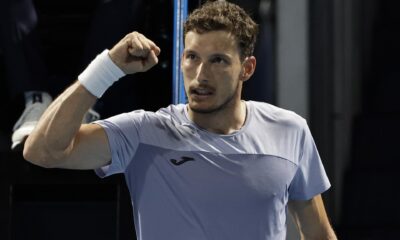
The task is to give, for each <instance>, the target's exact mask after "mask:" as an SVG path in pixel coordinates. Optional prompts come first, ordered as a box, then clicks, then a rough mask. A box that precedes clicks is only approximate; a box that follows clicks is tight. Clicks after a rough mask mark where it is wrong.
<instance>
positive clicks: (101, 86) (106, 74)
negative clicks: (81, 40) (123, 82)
mask: <svg viewBox="0 0 400 240" xmlns="http://www.w3.org/2000/svg"><path fill="white" fill-rule="evenodd" d="M123 76H125V73H124V72H123V71H122V70H121V69H120V68H119V67H118V66H117V65H115V63H114V62H113V61H112V60H111V58H110V56H109V55H108V49H106V50H104V51H103V52H102V53H101V54H99V55H97V57H96V58H95V59H94V60H93V61H92V62H91V63H90V64H89V66H87V68H86V69H85V70H84V71H83V72H82V73H81V74H80V75H79V76H78V80H79V82H80V83H81V84H82V85H83V86H84V87H85V88H86V89H87V90H88V91H89V92H90V93H92V94H93V95H94V96H96V97H97V98H100V97H101V96H102V95H103V94H104V92H105V91H106V90H107V89H108V88H109V87H110V86H111V85H112V84H113V83H114V82H116V81H118V79H120V78H121V77H123Z"/></svg>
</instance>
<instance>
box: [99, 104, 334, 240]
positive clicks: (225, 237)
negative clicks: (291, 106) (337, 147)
mask: <svg viewBox="0 0 400 240" xmlns="http://www.w3.org/2000/svg"><path fill="white" fill-rule="evenodd" d="M246 105H247V116H246V121H245V124H244V125H243V127H242V128H241V129H240V130H238V131H237V132H235V133H233V134H230V135H219V134H215V133H211V132H208V131H205V130H203V129H201V128H199V127H198V126H197V125H196V124H195V123H193V122H192V121H191V120H190V119H189V117H188V113H187V109H186V105H183V104H180V105H171V106H169V107H168V108H163V109H160V110H159V111H157V112H155V113H154V112H145V111H142V110H138V111H133V112H130V113H124V114H121V115H117V116H114V117H111V118H109V119H106V120H102V121H98V122H96V123H97V124H100V125H101V126H103V127H104V129H105V131H106V133H107V136H108V139H109V143H110V147H111V154H112V161H111V164H110V165H108V166H105V167H103V168H101V169H97V170H96V173H97V174H98V175H99V176H101V177H105V176H108V175H111V174H115V173H124V175H125V178H126V182H127V186H128V188H129V191H130V195H131V199H132V206H133V215H134V222H135V228H136V234H137V239H138V240H161V239H171V240H243V239H251V240H266V239H268V240H275V239H276V240H278V239H279V240H283V239H285V237H286V213H287V202H288V200H290V199H293V200H307V199H311V198H312V197H313V196H315V195H317V194H319V193H322V192H324V191H326V190H327V189H328V188H329V187H330V183H329V180H328V178H327V176H326V173H325V170H324V167H323V165H322V163H321V159H320V157H319V155H318V152H317V149H316V147H315V144H314V140H313V138H312V136H311V133H310V131H309V128H308V126H307V123H306V121H305V120H304V119H303V118H301V117H300V116H298V115H296V114H295V113H293V112H290V111H287V110H283V109H281V108H278V107H275V106H272V105H270V104H267V103H260V102H254V101H247V102H246ZM221 121H224V119H221Z"/></svg>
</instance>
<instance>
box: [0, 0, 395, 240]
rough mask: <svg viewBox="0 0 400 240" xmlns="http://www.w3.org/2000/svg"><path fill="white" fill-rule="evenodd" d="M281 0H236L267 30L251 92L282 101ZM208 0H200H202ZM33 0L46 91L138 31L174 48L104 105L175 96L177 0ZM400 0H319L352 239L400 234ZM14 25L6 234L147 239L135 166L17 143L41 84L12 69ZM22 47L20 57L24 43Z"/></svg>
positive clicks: (330, 200)
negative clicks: (93, 163)
mask: <svg viewBox="0 0 400 240" xmlns="http://www.w3.org/2000/svg"><path fill="white" fill-rule="evenodd" d="M277 1H279V0H276V1H271V3H272V5H271V6H272V8H271V11H270V12H268V14H267V15H262V14H261V13H260V12H259V11H258V5H259V3H260V1H255V0H254V1H233V2H237V3H239V4H240V5H242V6H243V7H244V8H245V9H247V10H248V11H250V12H252V13H253V16H254V18H255V19H256V20H257V22H259V23H260V24H261V26H260V27H261V29H262V33H263V34H261V36H260V38H262V39H259V41H258V45H257V49H256V57H257V60H258V66H265V67H262V68H261V67H259V68H258V69H257V71H256V74H255V76H254V79H252V80H251V81H249V82H248V83H246V85H245V89H244V98H246V99H253V100H260V101H267V102H270V103H272V104H276V88H277V85H278V84H277V79H276V76H275V75H276V74H275V69H276V64H275V60H274V59H276V52H275V48H274V47H275V46H276V41H279V39H276V38H275V36H276V35H275V31H276V24H277V23H276V17H275V14H276V12H275V7H276V5H277ZM23 2H24V1H21V0H19V1H18V0H6V1H2V2H1V3H0V4H1V5H0V9H2V10H1V15H0V18H1V23H2V24H3V25H2V26H3V30H4V29H7V27H9V26H11V25H10V24H11V23H10V22H9V18H8V17H7V16H8V15H7V14H6V13H7V11H6V10H5V9H8V8H7V7H9V6H11V5H15V4H16V5H18V3H23ZM199 2H200V1H190V9H193V8H194V7H195V6H196V5H198V4H199ZM33 3H34V6H35V9H36V12H37V16H38V21H37V24H36V26H35V27H34V28H33V29H32V31H30V32H29V34H27V35H26V37H25V38H23V39H24V41H26V42H24V43H22V45H23V46H25V47H26V44H28V43H29V44H32V46H31V47H30V49H37V50H38V53H39V57H38V58H37V59H39V60H40V61H33V60H30V62H29V61H28V63H27V65H28V66H39V67H40V66H45V68H44V69H45V70H43V71H42V72H36V73H35V74H37V75H38V76H42V79H41V80H43V82H40V83H38V84H36V85H34V86H35V87H37V88H38V89H36V90H46V91H48V92H49V93H51V94H52V96H53V97H55V96H57V95H58V94H60V93H61V91H62V90H63V89H64V88H65V87H67V86H68V85H70V84H71V83H72V81H73V80H74V79H76V76H77V75H78V74H79V73H80V72H81V71H82V70H83V69H84V68H85V66H86V65H87V64H88V63H89V62H90V61H91V59H93V58H94V56H95V55H96V54H97V53H99V52H100V51H101V50H102V49H104V48H111V47H112V46H113V45H114V44H115V43H116V42H117V41H118V40H119V39H120V38H122V37H123V36H124V35H125V34H126V33H128V32H129V31H133V30H136V31H140V32H142V33H144V34H145V35H146V36H148V37H149V38H150V39H153V40H154V41H155V42H156V43H157V44H158V45H159V46H160V47H161V48H162V50H163V51H162V56H161V57H160V64H159V65H158V66H157V67H155V69H153V70H152V71H151V72H149V73H146V74H137V75H135V76H129V77H126V78H127V79H124V80H121V81H119V82H118V83H117V84H116V85H115V86H113V87H112V89H111V90H110V91H108V92H107V93H106V94H105V96H104V97H103V98H102V99H101V100H100V101H99V102H98V103H97V104H96V110H97V111H98V112H99V113H100V114H101V117H102V118H105V117H108V116H112V115H114V114H117V113H120V112H126V111H130V110H133V109H138V108H143V109H146V110H157V109H158V108H160V107H164V106H166V105H168V104H170V102H171V98H172V96H171V78H172V77H171V76H172V72H171V67H172V66H171V64H170V63H171V58H172V52H171V46H172V17H173V16H172V8H173V6H172V1H168V0H150V1H127V0H120V1H115V0H114V1H98V0H87V1H78V0H68V1H50V0H34V1H33ZM107 4H108V5H107ZM110 4H111V5H110ZM118 4H128V5H123V6H130V7H127V8H126V9H128V10H126V9H125V10H126V11H114V10H112V9H113V8H112V7H115V8H116V9H121V6H119V7H118V6H115V5H118ZM129 4H130V5H129ZM132 4H133V5H134V6H135V7H132V6H133V5H132ZM399 5H400V3H399V2H398V1H390V0H364V1H362V0H347V1H346V0H334V1H324V0H309V2H308V9H309V19H308V22H309V26H308V27H309V55H310V56H309V73H310V74H309V75H310V89H309V92H310V95H309V99H310V106H309V109H310V119H309V124H310V128H311V130H312V132H313V135H314V138H315V141H316V144H317V146H318V149H319V151H320V155H321V158H322V159H323V161H324V165H325V168H326V170H327V172H328V176H329V178H330V180H331V182H332V183H334V184H333V188H332V189H331V190H329V191H328V192H327V193H326V194H324V195H323V196H324V199H325V203H326V207H327V211H328V213H329V216H330V217H331V220H332V223H333V224H334V228H335V230H336V231H337V234H338V236H339V238H340V239H397V238H398V237H397V236H398V235H399V233H400V230H399V229H400V220H399V218H398V216H399V214H400V207H399V204H398V202H400V196H399V193H398V191H396V186H397V183H398V182H399V181H398V180H397V175H398V174H397V169H396V167H397V166H398V164H397V161H398V160H400V154H399V151H398V147H397V146H398V145H399V143H400V141H399V140H398V139H399V138H398V136H399V135H400V126H399V123H400V121H399V120H400V94H398V89H400V88H399V87H400V66H399V65H400V61H399V59H398V56H399V54H400V45H399V43H400V41H399V40H400V33H399V30H398V29H399V27H398V26H399V23H400V16H399V14H398V9H399ZM122 8H124V7H122ZM110 9H111V10H110ZM129 9H130V10H129ZM135 9H136V10H135ZM138 9H139V10H138ZM110 19H114V20H113V21H110ZM116 26H117V27H116ZM266 33H267V34H266ZM4 36H5V35H4V32H3V35H2V39H0V40H1V41H2V45H1V46H2V48H0V108H1V110H2V112H3V113H2V114H1V116H2V117H1V118H0V239H7V240H16V239H135V237H134V234H135V233H134V229H133V220H132V214H131V205H130V199H129V195H128V192H127V189H126V186H125V183H124V179H123V176H120V175H118V176H112V177H109V178H107V179H99V178H98V177H97V176H96V175H95V174H94V172H93V171H71V170H61V169H43V168H39V167H36V166H34V165H32V164H30V163H28V162H26V161H24V160H23V158H22V155H21V152H11V150H10V146H11V142H10V139H11V134H12V127H13V124H14V123H15V121H16V120H17V119H18V117H19V116H20V114H21V113H22V111H23V109H24V99H23V95H22V93H23V91H24V90H26V89H28V88H32V83H31V82H29V81H30V78H29V76H28V77H26V76H25V75H24V74H23V73H22V72H18V71H17V73H18V74H19V75H18V74H17V75H16V76H11V74H10V72H9V70H7V69H9V68H7V67H6V66H7V64H9V62H10V61H9V60H10V59H6V58H5V56H6V51H7V50H10V49H5V47H4V46H6V44H5V39H7V38H6V37H4ZM26 39H27V40H26ZM24 44H25V45H24ZM22 45H21V46H22ZM28 48H29V47H28ZM12 50H13V51H16V54H15V56H19V55H18V53H17V50H18V49H16V50H15V49H12ZM21 56H23V55H21ZM13 61H14V63H17V64H15V68H16V69H24V68H23V66H22V65H20V64H23V63H21V59H19V58H17V57H16V59H13ZM21 71H22V70H21ZM14 78H15V79H19V80H20V81H15V79H14ZM28 78H29V79H28ZM39 80H40V79H39ZM35 81H37V79H33V80H32V82H35ZM266 89H267V90H266ZM30 90H32V89H30ZM338 106H339V107H338ZM343 123H347V125H346V124H343ZM343 139H344V140H345V142H344V143H343V141H342V140H343ZM343 152H345V153H346V154H342V153H343ZM338 160H341V161H338ZM341 162H344V164H343V163H341ZM337 183H339V184H340V186H338V185H337ZM166 238H167V236H166Z"/></svg>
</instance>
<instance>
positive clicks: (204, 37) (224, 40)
mask: <svg viewBox="0 0 400 240" xmlns="http://www.w3.org/2000/svg"><path fill="white" fill-rule="evenodd" d="M185 51H196V52H226V53H230V54H234V53H236V54H239V47H238V44H237V41H236V38H235V36H234V35H233V34H232V33H229V32H227V31H222V30H221V31H210V32H205V33H197V32H194V31H190V32H188V33H187V34H186V37H185Z"/></svg>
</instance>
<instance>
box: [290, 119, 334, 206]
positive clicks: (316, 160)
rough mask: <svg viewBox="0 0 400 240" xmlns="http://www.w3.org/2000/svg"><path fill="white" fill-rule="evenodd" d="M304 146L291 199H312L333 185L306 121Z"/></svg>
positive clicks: (293, 183) (293, 181)
mask: <svg viewBox="0 0 400 240" xmlns="http://www.w3.org/2000/svg"><path fill="white" fill-rule="evenodd" d="M302 146H303V147H302V149H301V152H300V156H299V165H298V169H297V172H296V174H295V176H294V178H293V180H292V182H291V184H290V187H289V199H291V200H308V199H311V198H313V197H314V196H315V195H318V194H320V193H322V192H324V191H326V190H328V189H329V188H330V186H331V185H330V182H329V179H328V177H327V175H326V172H325V169H324V166H323V164H322V161H321V158H320V156H319V154H318V150H317V147H316V145H315V142H314V139H313V137H312V135H311V132H310V129H309V128H308V126H307V123H306V122H305V121H304V128H303V137H302Z"/></svg>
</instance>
